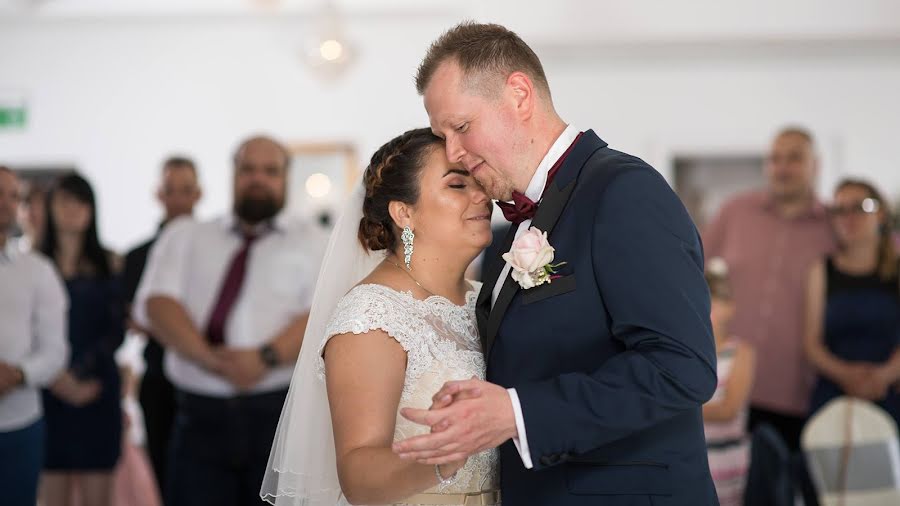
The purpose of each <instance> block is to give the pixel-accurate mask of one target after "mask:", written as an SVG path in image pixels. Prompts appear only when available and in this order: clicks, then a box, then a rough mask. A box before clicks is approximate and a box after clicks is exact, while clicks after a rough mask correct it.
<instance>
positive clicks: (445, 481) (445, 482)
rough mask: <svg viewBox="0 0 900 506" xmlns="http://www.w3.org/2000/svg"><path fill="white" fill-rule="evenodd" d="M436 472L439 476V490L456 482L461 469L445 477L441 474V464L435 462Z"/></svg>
mask: <svg viewBox="0 0 900 506" xmlns="http://www.w3.org/2000/svg"><path fill="white" fill-rule="evenodd" d="M434 474H435V476H437V479H438V490H440V491H443V490H444V489H445V488H447V487H449V486H450V485H453V484H454V483H456V478H457V477H458V476H459V471H458V470H457V471H456V472H455V473H453V475H452V476H449V477H447V478H444V477H443V476H441V466H440V464H435V465H434Z"/></svg>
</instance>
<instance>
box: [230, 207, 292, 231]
mask: <svg viewBox="0 0 900 506" xmlns="http://www.w3.org/2000/svg"><path fill="white" fill-rule="evenodd" d="M287 219H288V218H287V216H286V215H285V212H284V211H281V212H279V213H278V214H276V215H275V217H274V218H272V219H271V220H269V221H266V222H264V223H260V224H258V225H256V227H254V231H255V232H257V233H258V234H260V235H261V234H263V233H265V232H268V231H272V232H279V233H281V232H284V231H285V229H286V225H287ZM221 224H222V228H224V229H225V230H226V231H228V232H234V233H240V227H239V226H238V224H239V220H238V217H237V216H235V215H234V213H229V214H227V215H225V216H224V217H223V218H222V221H221Z"/></svg>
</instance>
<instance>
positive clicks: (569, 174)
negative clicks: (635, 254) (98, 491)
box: [478, 130, 607, 357]
mask: <svg viewBox="0 0 900 506" xmlns="http://www.w3.org/2000/svg"><path fill="white" fill-rule="evenodd" d="M606 146H607V144H606V143H605V142H603V140H602V139H600V138H599V137H597V134H595V133H594V131H593V130H588V131H586V132H584V134H583V135H582V136H581V139H579V140H578V142H577V143H576V144H575V146H574V147H573V148H572V151H571V153H569V156H568V157H567V158H566V159H565V161H564V162H563V165H562V167H560V170H559V172H557V174H556V177H554V178H553V182H552V183H551V184H550V185H548V186H547V189H546V190H545V191H544V196H543V198H542V199H541V202H540V205H538V210H537V213H536V214H535V216H534V220H532V222H531V226H532V227H533V228H537V229H539V230H541V231H542V232H547V236H548V237H550V235H551V232H552V231H553V228H554V227H555V226H556V222H557V221H559V217H560V215H562V212H563V210H564V209H565V208H566V204H567V203H568V202H569V197H570V196H571V195H572V192H573V191H574V190H575V185H576V183H577V182H578V175H579V174H580V173H581V169H582V167H584V164H585V163H586V162H587V160H588V158H590V157H591V155H593V154H594V152H595V151H597V150H599V149H601V148H604V147H606ZM516 229H517V227H511V229H510V234H508V235H507V238H506V239H507V240H508V241H506V244H505V245H504V248H503V249H501V251H502V252H504V253H505V252H507V251H509V248H510V246H511V245H512V242H513V241H512V238H513V237H514V235H515V230H516ZM504 265H505V264H504V263H503V262H500V263H499V266H498V269H497V271H498V272H497V273H496V274H495V275H494V277H492V278H491V279H490V280H489V281H490V282H489V283H486V286H487V287H488V288H489V289H488V291H487V305H486V306H482V304H481V302H482V300H479V307H485V308H486V309H487V311H488V315H487V318H486V320H487V323H486V324H482V321H483V317H482V315H479V317H478V322H479V326H478V330H479V332H480V333H481V344H482V349H483V350H484V355H485V357H490V353H491V347H492V346H493V345H494V339H495V338H496V337H497V332H498V331H499V330H500V323H501V322H502V321H503V316H504V315H506V311H507V310H508V309H509V305H510V304H511V303H512V300H513V298H514V297H515V295H516V293H518V291H519V288H520V287H519V284H518V283H516V281H515V280H514V279H513V278H512V276H511V275H507V277H506V279H505V280H504V282H503V288H501V289H500V294H499V295H498V296H497V302H496V304H494V306H493V307H490V300H491V299H490V296H491V292H492V291H493V289H494V286H495V285H496V280H497V277H499V275H500V271H502V269H503V266H504ZM510 272H512V271H510ZM492 274H493V273H492ZM482 292H484V289H483V288H482ZM482 295H484V293H482Z"/></svg>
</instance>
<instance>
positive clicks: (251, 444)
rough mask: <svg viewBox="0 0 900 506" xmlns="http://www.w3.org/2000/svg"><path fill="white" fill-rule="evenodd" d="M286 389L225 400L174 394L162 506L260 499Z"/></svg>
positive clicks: (225, 505) (229, 504) (238, 504)
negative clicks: (176, 403) (163, 503)
mask: <svg viewBox="0 0 900 506" xmlns="http://www.w3.org/2000/svg"><path fill="white" fill-rule="evenodd" d="M286 396H287V389H285V390H279V391H276V392H267V393H262V394H253V395H239V396H235V397H228V398H217V397H206V396H201V395H195V394H189V393H186V392H178V394H177V402H178V407H177V412H176V415H175V424H174V426H173V433H172V445H171V449H170V453H169V469H168V480H167V488H166V494H165V497H166V500H165V502H166V506H182V505H183V506H204V505H209V506H213V505H215V506H244V505H247V506H249V505H254V506H259V505H260V504H263V502H262V500H261V499H260V498H259V489H260V486H261V485H262V478H263V474H264V473H265V470H266V465H267V464H268V462H269V451H270V450H271V449H272V440H273V438H274V437H275V431H276V429H277V427H278V419H279V417H280V415H281V408H282V405H283V404H284V399H285V397H286Z"/></svg>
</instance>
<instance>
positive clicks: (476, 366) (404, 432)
mask: <svg viewBox="0 0 900 506" xmlns="http://www.w3.org/2000/svg"><path fill="white" fill-rule="evenodd" d="M479 288H480V284H478V285H477V286H476V287H475V288H473V289H472V290H470V291H469V292H468V293H467V294H466V304H465V305H464V306H457V305H455V304H453V303H452V302H450V301H449V300H447V299H446V298H444V297H440V296H436V295H435V296H431V297H429V298H427V299H425V300H419V299H416V298H414V297H413V296H412V294H411V293H409V292H398V291H395V290H393V289H391V288H388V287H386V286H383V285H374V284H364V285H359V286H357V287H355V288H353V289H352V290H350V292H348V293H347V295H345V296H344V297H343V298H342V299H341V300H340V302H338V304H337V307H336V309H335V312H334V314H333V315H332V318H331V320H330V322H329V323H328V326H327V328H326V332H325V339H323V340H322V343H321V345H320V346H319V353H318V355H319V360H318V362H317V371H318V377H319V380H320V381H327V378H326V377H325V375H324V372H325V370H324V367H325V364H324V361H323V360H322V358H321V357H322V351H323V350H324V348H325V345H326V344H327V342H328V340H329V339H330V338H331V337H332V336H335V335H338V334H346V333H353V334H363V333H366V332H369V331H371V330H376V329H378V330H382V331H384V332H386V333H387V334H388V335H390V336H391V337H393V338H394V339H396V340H397V342H398V343H400V345H401V346H402V347H403V349H404V350H406V353H407V366H406V378H405V380H404V382H403V393H402V395H401V396H400V405H399V406H398V413H397V426H396V427H395V429H394V441H399V440H403V439H406V438H409V437H412V436H416V435H420V434H426V433H428V432H429V428H428V427H427V426H424V425H419V424H416V423H413V422H411V421H409V420H407V419H405V418H403V417H402V416H400V413H399V408H403V407H412V408H421V409H428V407H429V406H430V405H431V397H432V396H433V395H434V394H435V392H437V391H438V390H440V388H441V387H442V386H443V385H444V383H445V382H447V381H452V380H464V379H469V378H472V377H473V376H474V377H477V378H480V379H484V369H485V363H484V355H483V354H482V352H481V343H480V340H479V338H478V328H477V324H476V322H475V301H476V299H477V298H478V289H479ZM498 465H499V459H498V454H497V450H496V449H494V450H488V451H485V452H482V453H479V454H476V455H472V456H471V457H469V460H468V461H467V462H466V464H465V466H463V468H462V469H460V470H459V471H458V473H457V477H456V479H455V481H454V482H453V483H452V484H450V485H448V486H446V487H444V488H443V489H441V490H438V487H434V488H432V489H429V490H425V491H423V493H427V494H466V493H478V492H482V491H489V490H496V489H498V488H499V473H498ZM403 504H405V503H403ZM460 504H462V503H460Z"/></svg>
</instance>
